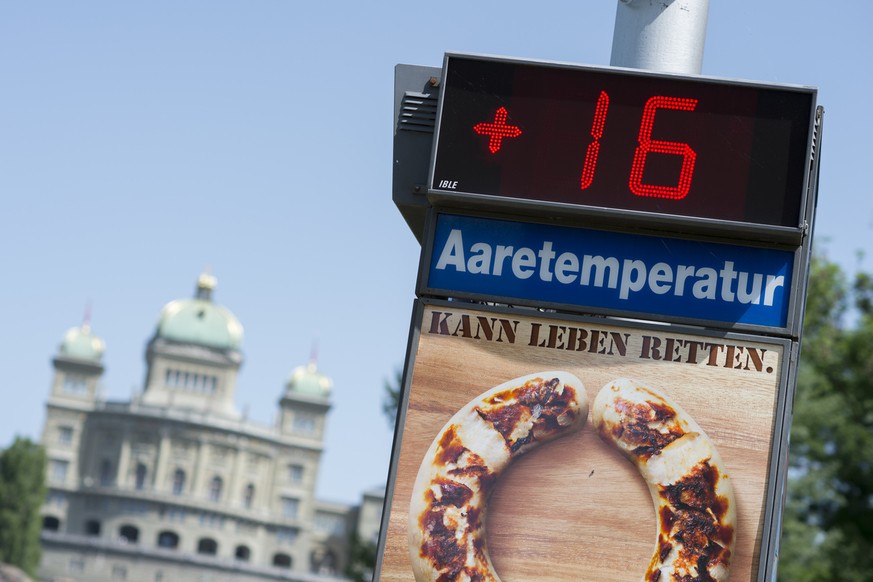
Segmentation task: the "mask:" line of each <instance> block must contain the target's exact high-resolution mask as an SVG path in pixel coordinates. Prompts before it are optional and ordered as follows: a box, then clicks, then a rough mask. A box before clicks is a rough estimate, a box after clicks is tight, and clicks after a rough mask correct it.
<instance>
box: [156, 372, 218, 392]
mask: <svg viewBox="0 0 873 582" xmlns="http://www.w3.org/2000/svg"><path fill="white" fill-rule="evenodd" d="M164 384H165V385H166V386H167V387H168V388H180V389H182V390H188V391H190V392H200V393H203V394H215V389H216V387H217V386H218V378H217V377H216V376H211V375H209V374H197V373H195V372H183V371H181V370H170V369H168V370H167V372H166V374H165V375H164Z"/></svg>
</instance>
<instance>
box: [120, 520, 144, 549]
mask: <svg viewBox="0 0 873 582" xmlns="http://www.w3.org/2000/svg"><path fill="white" fill-rule="evenodd" d="M118 537H120V538H121V541H124V542H127V543H129V544H135V543H137V542H138V541H139V529H137V528H136V527H135V526H132V525H129V524H128V525H123V526H121V527H120V528H118Z"/></svg>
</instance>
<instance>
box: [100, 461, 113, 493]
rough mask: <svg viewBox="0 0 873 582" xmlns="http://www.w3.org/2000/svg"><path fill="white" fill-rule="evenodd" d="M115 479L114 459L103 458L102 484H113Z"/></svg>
mask: <svg viewBox="0 0 873 582" xmlns="http://www.w3.org/2000/svg"><path fill="white" fill-rule="evenodd" d="M114 480H115V475H114V474H113V472H112V461H110V460H109V459H103V460H102V461H101V462H100V484H101V485H102V486H104V487H108V486H109V485H112V482H113V481H114Z"/></svg>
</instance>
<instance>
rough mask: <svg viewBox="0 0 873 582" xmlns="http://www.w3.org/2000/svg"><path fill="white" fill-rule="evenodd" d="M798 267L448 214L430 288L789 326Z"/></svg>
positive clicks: (716, 247) (741, 250) (670, 242)
mask: <svg viewBox="0 0 873 582" xmlns="http://www.w3.org/2000/svg"><path fill="white" fill-rule="evenodd" d="M792 261H793V254H792V253H790V252H788V251H778V250H773V249H759V248H751V247H744V246H740V245H727V244H720V243H708V242H699V241H687V240H679V239H671V238H665V237H655V236H648V235H635V234H625V233H612V232H603V231H595V230H588V229H581V228H580V229H577V228H570V227H564V226H550V225H542V224H527V223H515V222H509V221H499V220H493V219H484V218H472V217H461V216H451V215H440V217H439V223H438V228H437V232H436V235H435V239H434V251H433V259H432V261H431V268H430V272H429V277H430V279H429V282H428V285H429V286H430V287H432V288H442V289H454V290H459V291H465V292H470V293H485V294H494V295H495V296H498V297H510V298H511V297H517V298H523V299H527V300H542V301H545V302H552V303H569V304H573V305H588V306H595V307H607V308H611V309H617V310H622V311H638V312H647V313H662V314H665V315H677V316H682V317H690V318H701V319H713V320H720V321H738V322H743V323H753V324H760V325H770V326H780V325H785V321H787V319H786V317H787V303H788V300H787V297H788V288H789V285H790V273H791V265H792Z"/></svg>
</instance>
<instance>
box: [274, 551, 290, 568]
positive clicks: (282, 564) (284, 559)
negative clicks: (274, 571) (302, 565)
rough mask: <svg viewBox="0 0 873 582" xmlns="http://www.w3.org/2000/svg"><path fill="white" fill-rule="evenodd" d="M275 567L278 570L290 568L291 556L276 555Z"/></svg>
mask: <svg viewBox="0 0 873 582" xmlns="http://www.w3.org/2000/svg"><path fill="white" fill-rule="evenodd" d="M273 565H274V566H276V567H277V568H290V567H291V556H289V555H288V554H275V555H274V556H273Z"/></svg>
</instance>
